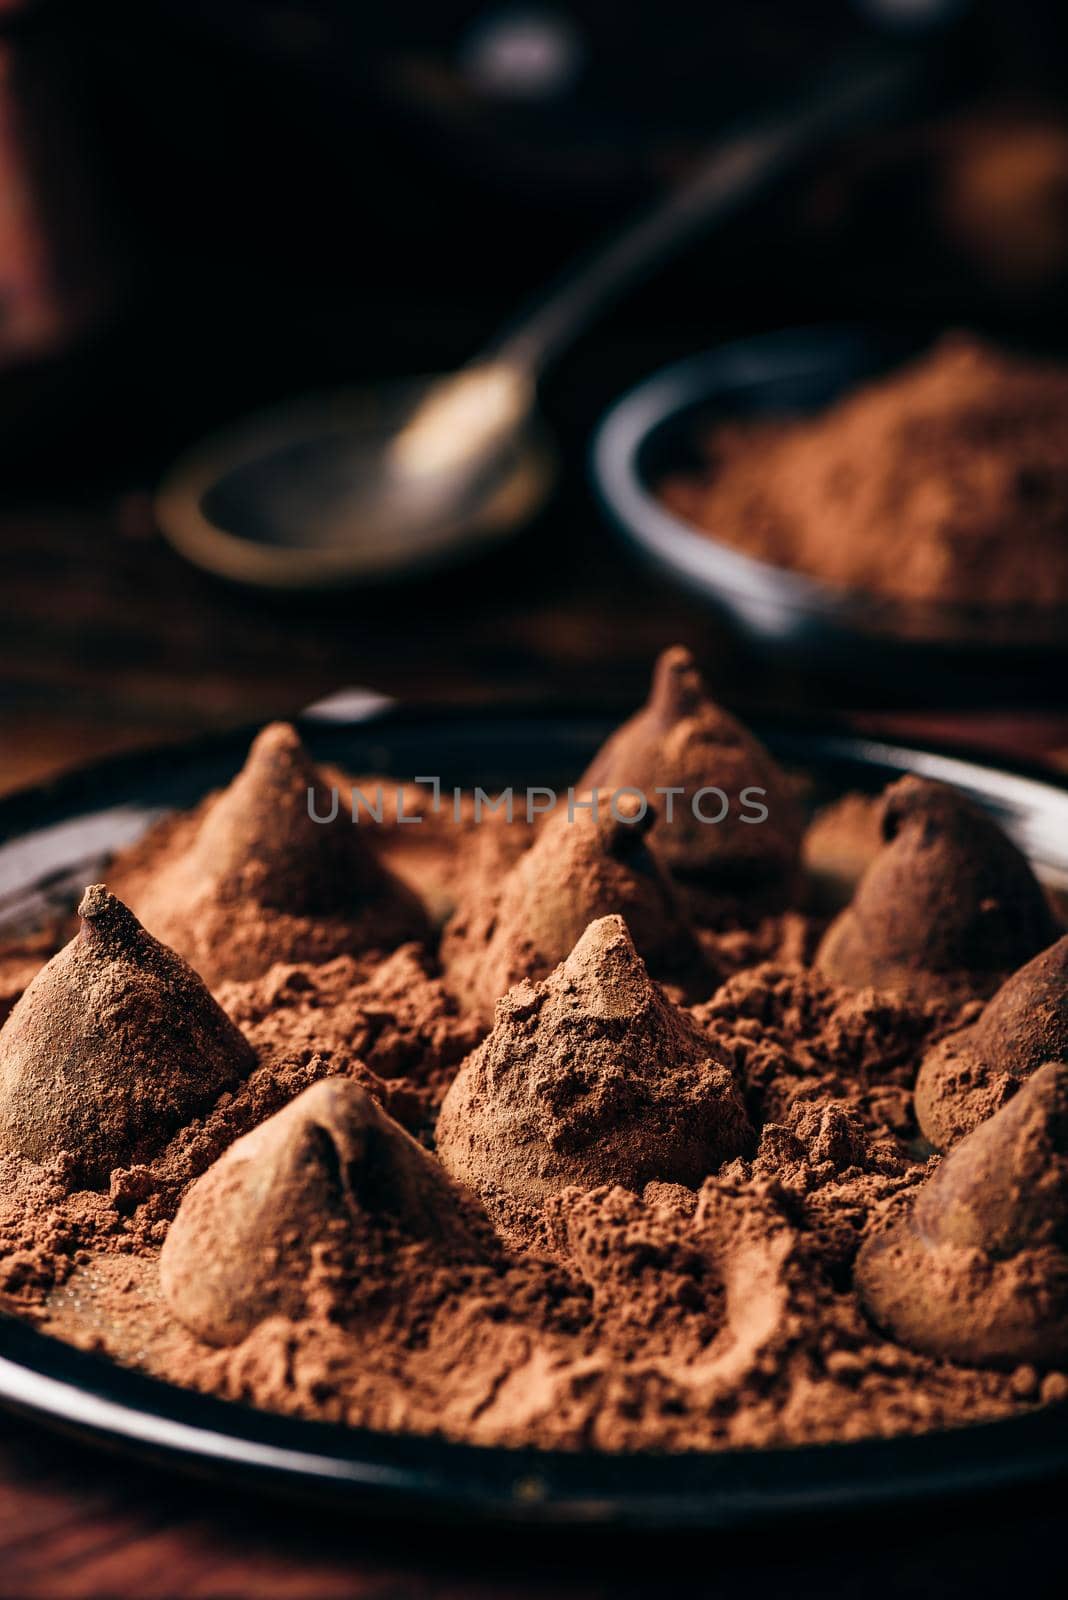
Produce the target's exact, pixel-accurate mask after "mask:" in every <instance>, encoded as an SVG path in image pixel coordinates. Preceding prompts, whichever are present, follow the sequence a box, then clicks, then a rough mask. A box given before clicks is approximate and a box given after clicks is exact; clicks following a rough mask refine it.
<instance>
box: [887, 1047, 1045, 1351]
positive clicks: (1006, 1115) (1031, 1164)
mask: <svg viewBox="0 0 1068 1600" xmlns="http://www.w3.org/2000/svg"><path fill="white" fill-rule="evenodd" d="M856 1282H857V1285H858V1288H859V1290H860V1293H861V1297H862V1299H863V1301H864V1304H865V1306H866V1307H867V1310H868V1311H869V1313H870V1315H871V1316H872V1318H873V1319H874V1320H875V1321H876V1322H877V1323H879V1324H880V1326H882V1327H885V1328H888V1329H889V1330H890V1331H891V1332H892V1333H893V1334H895V1335H896V1336H897V1337H898V1338H900V1339H901V1340H902V1342H903V1343H905V1344H908V1345H911V1346H913V1347H914V1348H915V1349H917V1350H922V1351H925V1352H927V1353H928V1354H931V1355H935V1356H940V1357H942V1358H944V1359H947V1360H951V1361H962V1362H968V1363H971V1364H974V1365H978V1366H1003V1367H1004V1366H1010V1367H1011V1366H1016V1365H1017V1364H1020V1363H1033V1364H1035V1365H1038V1366H1047V1365H1052V1364H1056V1363H1057V1362H1059V1361H1063V1359H1064V1356H1065V1351H1066V1349H1068V1066H1066V1065H1064V1064H1063V1063H1053V1062H1051V1063H1047V1064H1046V1065H1044V1066H1042V1067H1040V1068H1039V1069H1038V1071H1037V1072H1035V1073H1034V1075H1033V1076H1032V1077H1031V1078H1030V1079H1029V1080H1028V1081H1027V1083H1025V1084H1024V1086H1023V1087H1022V1088H1021V1089H1020V1091H1019V1093H1018V1094H1017V1095H1016V1096H1015V1098H1014V1099H1012V1100H1011V1101H1010V1102H1009V1103H1008V1105H1006V1106H1004V1107H1003V1108H1002V1110H1000V1111H999V1112H997V1114H996V1115H995V1116H993V1117H991V1118H990V1119H989V1120H988V1121H987V1122H984V1123H983V1124H982V1125H981V1126H980V1127H978V1128H977V1129H976V1130H975V1132H974V1133H971V1134H969V1135H968V1137H967V1138H965V1139H963V1140H962V1141H961V1143H960V1144H959V1145H958V1146H957V1147H956V1149H955V1150H953V1151H952V1153H951V1154H950V1155H948V1156H947V1157H946V1158H945V1160H944V1161H943V1163H942V1165H941V1166H940V1167H939V1168H938V1171H937V1172H936V1173H935V1175H934V1176H933V1177H932V1178H930V1179H928V1181H927V1183H926V1184H925V1185H924V1186H923V1188H922V1189H921V1190H920V1192H919V1194H918V1196H917V1198H916V1202H915V1204H914V1206H913V1209H912V1214H911V1216H910V1217H909V1218H908V1219H907V1220H905V1221H903V1222H899V1223H897V1224H896V1225H895V1226H893V1227H891V1228H890V1229H889V1230H888V1231H887V1232H885V1233H883V1234H879V1235H876V1236H875V1237H874V1238H872V1239H870V1240H869V1241H868V1242H867V1243H866V1244H865V1245H864V1247H863V1248H862V1250H861V1252H860V1255H859V1257H858V1259H857V1265H856Z"/></svg>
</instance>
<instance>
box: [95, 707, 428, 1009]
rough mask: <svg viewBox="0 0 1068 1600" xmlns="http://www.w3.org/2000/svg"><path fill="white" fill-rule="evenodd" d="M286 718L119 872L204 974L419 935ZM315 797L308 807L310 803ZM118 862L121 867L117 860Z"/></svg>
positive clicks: (415, 913)
mask: <svg viewBox="0 0 1068 1600" xmlns="http://www.w3.org/2000/svg"><path fill="white" fill-rule="evenodd" d="M337 801H338V804H337V815H336V816H334V817H333V820H331V821H329V822H327V821H317V820H316V818H327V817H330V816H331V814H332V812H333V809H334V805H333V802H334V796H333V795H332V794H331V793H330V792H329V790H328V789H327V787H326V785H325V784H324V782H323V779H322V776H321V774H320V773H319V771H318V770H317V768H316V767H315V766H314V764H313V763H312V761H311V760H310V758H309V756H308V754H307V751H306V750H305V749H304V746H303V745H302V744H301V742H300V738H299V736H298V734H297V732H296V729H295V728H292V727H290V726H289V725H288V724H286V723H273V724H271V725H270V726H269V727H266V728H264V729H263V731H262V732H261V733H260V734H259V735H258V736H257V738H256V739H255V740H254V742H253V744H252V748H251V750H250V751H249V755H248V760H247V761H246V762H245V765H244V767H243V769H242V771H241V772H240V773H239V774H238V776H237V777H236V778H235V779H234V781H233V782H232V783H231V784H230V786H229V788H227V789H224V790H223V791H222V793H221V794H218V795H216V796H215V797H214V798H213V799H211V800H210V801H208V802H207V804H206V806H205V807H204V808H202V809H201V811H200V812H199V813H197V815H196V817H195V820H194V823H193V825H192V827H191V828H189V829H187V830H186V831H185V832H178V833H175V834H173V835H171V836H169V837H165V839H164V842H163V845H162V847H161V849H160V851H159V852H158V853H157V855H156V856H155V857H152V856H151V855H149V856H147V857H146V858H145V859H144V860H143V862H142V864H141V870H140V871H135V872H134V873H133V874H132V875H131V876H129V877H128V878H127V879H124V880H123V881H124V882H127V883H128V885H129V887H128V893H129V895H130V900H131V904H132V905H133V906H134V908H135V910H136V911H137V912H138V914H139V915H140V916H141V917H142V919H143V920H144V923H145V925H146V927H148V928H150V929H151V930H152V932H153V933H155V934H156V935H157V936H158V937H159V938H161V939H165V940H166V941H167V942H168V943H169V944H171V945H173V947H174V948H175V949H176V950H179V951H181V953H182V954H183V955H184V956H186V958H187V959H188V960H189V961H191V962H192V964H193V965H194V966H195V967H196V969H197V971H198V972H199V973H200V974H201V975H202V977H203V978H204V980H205V981H206V982H207V983H210V984H212V985H213V986H214V985H215V984H218V983H220V982H222V981H223V980H224V979H227V978H234V979H248V978H254V977H258V976H259V975H260V973H262V972H265V971H266V970H267V969H268V968H269V967H271V966H273V965H274V964H275V963H276V962H278V961H311V962H314V961H327V960H329V959H331V957H333V956H337V955H347V954H353V953H356V952H358V951H362V950H389V949H392V948H394V947H395V946H396V945H398V944H401V943H403V942H404V941H405V940H406V939H424V938H427V937H428V936H429V930H428V924H427V919H426V915H425V913H424V911H423V908H422V906H421V904H420V902H419V900H418V899H417V897H416V895H415V894H414V893H413V891H412V890H411V889H410V888H408V887H407V886H406V885H405V884H402V883H401V882H400V880H399V879H398V878H396V877H395V876H394V875H393V874H392V873H391V872H389V871H388V870H387V869H386V868H385V867H384V866H383V865H382V864H381V863H380V862H379V861H378V860H377V859H376V857H375V854H374V852H373V851H372V850H371V848H370V847H369V846H368V844H367V841H366V840H365V839H364V838H363V837H362V835H361V833H360V829H359V826H358V825H357V824H355V823H354V822H353V821H352V816H351V811H350V810H349V809H348V808H347V807H346V804H345V798H344V797H343V796H342V795H340V794H339V795H338V796H337ZM313 809H314V812H315V816H314V817H313V816H312V814H311V812H312V810H313ZM120 870H121V868H120Z"/></svg>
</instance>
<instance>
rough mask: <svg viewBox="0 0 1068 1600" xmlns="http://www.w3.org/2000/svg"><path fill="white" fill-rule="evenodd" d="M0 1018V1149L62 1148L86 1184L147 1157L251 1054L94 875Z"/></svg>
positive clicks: (191, 976)
mask: <svg viewBox="0 0 1068 1600" xmlns="http://www.w3.org/2000/svg"><path fill="white" fill-rule="evenodd" d="M78 913H79V915H80V917H81V919H82V925H81V930H80V931H79V933H78V934H77V936H76V937H75V938H74V939H72V940H71V942H70V944H68V945H66V946H65V947H64V949H62V950H61V951H60V952H59V954H58V955H56V956H53V958H52V960H51V961H50V962H49V963H48V965H47V966H46V967H44V968H43V969H42V970H41V971H40V972H39V973H38V974H37V977H36V978H34V980H33V982H32V983H31V984H30V986H29V988H28V989H27V990H26V992H25V994H24V995H23V996H22V998H21V999H20V1000H19V1001H18V1003H17V1004H16V1006H15V1007H14V1010H13V1011H12V1013H11V1015H10V1016H9V1017H8V1019H7V1021H6V1023H5V1024H4V1026H3V1028H2V1029H0V1152H12V1153H15V1154H18V1155H22V1156H26V1157H29V1158H30V1159H31V1160H33V1161H47V1160H49V1159H50V1158H51V1157H53V1156H56V1155H58V1154H59V1153H60V1152H61V1151H68V1152H69V1153H70V1154H71V1155H72V1156H73V1157H74V1159H75V1162H76V1167H77V1171H78V1173H79V1175H80V1176H81V1177H82V1178H83V1179H84V1180H85V1181H86V1182H89V1183H93V1184H101V1183H105V1182H106V1181H107V1178H108V1175H109V1174H110V1172H111V1170H112V1168H114V1167H116V1166H120V1165H123V1166H124V1165H129V1164H130V1163H131V1162H134V1161H140V1160H144V1159H145V1158H146V1157H147V1156H149V1155H151V1154H153V1153H154V1152H155V1151H157V1150H158V1149H160V1148H161V1147H162V1145H163V1144H164V1143H165V1142H166V1139H167V1136H168V1134H169V1133H170V1132H171V1131H172V1130H173V1129H174V1128H176V1127H178V1126H179V1125H180V1124H182V1123H184V1122H188V1121H189V1119H190V1118H191V1117H192V1116H194V1115H196V1114H197V1113H199V1112H201V1111H203V1110H205V1109H206V1108H207V1107H208V1106H210V1105H211V1104H212V1103H213V1102H214V1101H215V1100H216V1099H217V1097H218V1095H219V1094H220V1092H221V1091H222V1090H223V1089H225V1088H227V1087H228V1086H229V1085H231V1084H232V1083H234V1082H235V1081H236V1080H237V1079H239V1078H241V1077H242V1076H244V1075H245V1074H246V1073H248V1072H249V1071H250V1070H251V1069H252V1067H253V1066H254V1065H255V1059H254V1056H253V1053H252V1048H251V1046H250V1045H249V1044H248V1042H247V1041H246V1040H245V1038H244V1037H243V1036H242V1034H240V1033H239V1032H238V1030H237V1028H235V1027H234V1025H233V1023H232V1022H231V1021H230V1019H229V1018H228V1017H227V1016H226V1014H225V1012H224V1011H222V1010H221V1009H220V1007H219V1006H218V1005H216V1003H215V1001H214V1000H213V999H212V997H211V995H210V994H209V993H208V991H207V989H205V987H204V985H203V983H202V982H201V980H200V978H199V977H198V976H197V974H196V973H195V972H194V971H193V970H192V968H191V967H189V966H187V965H186V963H185V962H184V961H183V960H182V958H181V956H179V955H176V954H175V953H174V951H173V950H168V949H167V947H166V946H165V945H162V944H159V943H158V942H157V941H156V940H155V939H153V938H152V936H151V935H150V934H148V933H146V932H145V930H144V928H142V926H141V924H140V923H139V922H138V920H137V918H136V917H135V916H134V915H133V913H132V912H131V911H129V910H128V909H127V908H126V906H124V905H123V904H122V902H121V901H119V900H116V899H115V897H114V895H111V894H109V893H108V891H107V890H106V889H105V888H104V887H103V885H102V884H94V885H93V886H92V888H89V889H86V891H85V895H84V897H83V899H82V903H81V905H80V906H79V908H78Z"/></svg>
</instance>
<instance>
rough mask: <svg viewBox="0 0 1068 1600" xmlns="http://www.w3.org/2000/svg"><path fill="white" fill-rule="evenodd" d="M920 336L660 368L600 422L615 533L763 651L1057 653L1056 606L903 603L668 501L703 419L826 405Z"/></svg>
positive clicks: (763, 350) (763, 347)
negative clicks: (776, 560)
mask: <svg viewBox="0 0 1068 1600" xmlns="http://www.w3.org/2000/svg"><path fill="white" fill-rule="evenodd" d="M926 343H928V340H927V339H926V338H920V337H916V336H910V335H904V334H898V333H889V332H880V331H878V330H873V329H865V328H849V327H846V328H833V327H832V328H814V329H802V330H790V331H786V332H779V333H772V334H766V335H763V336H760V337H757V338H753V339H747V340H739V341H738V342H736V343H732V344H728V345H724V346H722V347H720V348H719V349H715V350H712V351H709V352H707V353H706V354H704V355H700V356H695V357H693V358H691V359H689V360H686V361H682V362H679V363H677V364H676V365H674V366H671V367H668V368H666V369H665V370H663V371H661V372H658V373H656V374H654V375H653V376H652V377H651V378H649V379H647V380H645V382H643V383H641V384H639V385H638V386H637V387H636V388H635V389H632V390H631V391H630V392H629V393H628V394H626V395H624V397H623V398H622V399H621V400H620V401H618V402H617V403H616V404H615V405H614V406H613V407H612V409H611V410H610V411H609V412H608V414H607V416H606V417H605V418H604V420H603V421H602V423H601V425H600V427H599V428H598V431H597V434H596V436H595V439H594V445H593V475H594V482H595V486H596V490H597V493H598V496H599V498H600V500H601V502H602V504H603V506H604V507H605V509H606V510H607V512H608V513H609V515H610V517H611V518H612V520H613V521H614V522H615V524H616V525H617V526H618V527H619V529H620V530H621V532H622V533H623V535H624V536H625V537H626V538H627V539H628V540H629V541H630V543H631V544H633V545H634V546H635V547H636V548H637V549H638V550H639V551H640V552H641V553H642V554H643V555H644V556H645V557H646V558H647V559H649V560H651V561H652V562H653V563H654V565H656V566H658V567H659V568H660V569H661V570H662V571H664V572H666V573H667V574H669V575H670V576H671V577H673V578H675V579H677V580H680V581H682V582H683V583H684V584H685V585H686V586H687V587H688V588H690V589H692V590H694V591H695V592H696V593H698V594H701V595H703V596H705V597H706V598H707V599H709V600H711V601H713V602H715V603H716V605H717V606H718V607H719V608H720V609H721V610H723V611H725V612H726V613H727V614H728V615H729V616H730V617H731V618H732V619H733V620H734V622H735V623H736V624H737V625H738V626H739V627H740V629H741V630H742V631H743V632H744V633H746V634H748V635H749V636H750V637H751V638H753V639H755V640H758V641H759V642H760V643H762V644H763V645H765V646H773V647H776V648H779V649H785V650H788V651H796V652H804V653H805V654H806V655H821V656H822V655H831V656H835V655H837V656H842V655H844V654H846V653H848V654H849V656H850V660H851V663H854V664H855V663H856V662H857V661H858V660H860V659H863V658H864V657H866V656H870V655H871V653H872V652H873V651H877V652H879V653H880V659H885V652H886V651H887V650H888V649H892V648H893V647H896V646H900V647H903V648H905V649H907V650H908V651H909V652H910V653H912V654H915V653H916V652H917V651H919V650H920V649H924V650H937V651H949V652H952V653H958V652H960V653H963V652H967V651H979V652H980V653H982V654H984V655H986V654H990V653H998V654H999V655H1000V654H1001V653H1005V654H1009V653H1013V652H1017V653H1022V654H1024V655H1027V656H1029V657H1035V656H1038V655H1041V654H1050V653H1059V652H1063V650H1064V649H1065V646H1066V644H1068V615H1066V613H1065V612H1064V611H1063V610H1049V611H1035V610H1000V609H999V610H993V609H991V608H990V607H983V606H953V605H947V604H942V603H937V604H936V603H932V602H914V601H908V602H905V601H901V600H897V599H890V598H884V597H880V596H877V595H874V594H869V593H866V592H862V591H860V590H847V589H836V588H832V587H831V586H830V585H829V584H826V583H823V582H821V581H820V580H818V579H816V578H813V577H810V576H807V575H805V574H803V573H800V572H797V571H791V570H789V569H787V568H785V567H781V566H776V565H772V564H771V563H769V562H766V561H761V560H757V559H756V558H755V557H753V556H750V555H747V554H746V553H745V552H743V551H741V550H739V549H737V548H735V547H733V546H732V545H729V544H727V543H726V542H724V541H721V540H718V539H717V538H715V537H714V536H713V535H712V534H710V533H708V532H707V531H702V530H701V529H699V528H697V527H695V526H693V525H692V524H690V523H688V522H686V521H684V520H683V519H682V518H680V517H679V516H677V515H675V514H674V513H673V512H671V511H670V510H668V509H667V507H666V506H665V505H664V504H663V502H662V500H661V499H660V496H659V493H658V484H659V483H660V481H661V480H662V479H663V478H664V477H665V476H666V475H667V474H669V473H670V472H673V471H680V470H682V471H685V470H686V469H687V468H693V467H694V466H695V465H697V464H698V461H699V457H698V454H697V438H698V434H699V431H700V429H701V427H702V426H703V425H704V424H706V423H708V422H709V421H714V420H716V419H717V418H724V419H726V418H750V417H757V416H770V415H777V416H789V415H791V414H795V415H796V414H799V413H805V412H812V411H815V410H818V409H819V408H821V407H823V406H826V405H827V404H828V403H829V402H831V401H833V400H835V399H836V398H837V397H838V396H840V395H842V394H843V393H844V392H846V391H847V390H849V389H851V388H853V387H854V386H855V385H856V384H857V383H859V382H862V381H863V380H865V379H868V378H871V377H874V376H875V375H877V374H880V373H883V372H885V371H887V370H888V369H890V368H892V367H894V366H896V365H898V364H899V363H900V362H901V361H903V360H905V359H907V358H908V357H909V356H910V355H913V354H915V353H916V352H917V351H918V350H919V349H921V348H922V347H923V346H924V345H925V344H926Z"/></svg>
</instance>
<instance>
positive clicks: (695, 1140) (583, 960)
mask: <svg viewBox="0 0 1068 1600" xmlns="http://www.w3.org/2000/svg"><path fill="white" fill-rule="evenodd" d="M750 1137H751V1132H750V1128H749V1124H748V1121H747V1119H746V1114H745V1110H744V1108H743V1105H742V1100H741V1096H740V1093H739V1090H738V1087H737V1085H736V1083H735V1080H734V1077H733V1074H732V1073H731V1071H730V1069H729V1068H728V1067H726V1066H724V1065H723V1064H722V1063H721V1062H719V1061H717V1060H715V1059H714V1058H713V1057H712V1056H711V1055H710V1053H709V1043H708V1040H707V1039H706V1038H705V1037H704V1036H703V1035H702V1034H701V1033H699V1032H698V1030H697V1029H696V1028H695V1027H694V1025H693V1024H692V1023H691V1021H690V1019H689V1018H688V1017H687V1016H686V1015H685V1013H684V1012H682V1011H680V1010H679V1009H678V1007H676V1006H674V1005H672V1004H671V1002H670V1001H669V1000H668V999H667V998H666V996H665V995H664V994H663V992H662V990H660V989H659V988H658V987H657V985H656V984H654V983H653V982H652V981H651V979H650V978H649V975H648V973H647V972H646V969H645V966H644V965H643V963H642V960H641V957H640V956H639V955H638V953H637V951H636V950H635V948H634V945H633V943H632V942H631V939H630V935H629V934H628V932H627V929H626V926H625V924H624V922H623V919H622V918H621V917H603V918H601V919H600V921H598V922H594V923H591V925H590V926H589V927H588V928H587V929H586V931H585V933H584V934H583V935H582V937H581V939H580V940H579V942H578V943H577V944H576V946H575V948H574V950H573V951H572V952H571V954H570V955H569V956H568V958H567V960H566V961H565V962H564V963H563V964H562V965H561V966H560V967H558V968H557V969H556V971H555V972H553V973H552V974H551V975H550V976H549V977H548V978H547V979H546V981H545V982H544V983H539V984H531V983H529V982H524V983H520V984H519V985H518V986H517V987H516V988H514V989H513V990H512V991H511V992H510V993H509V994H508V995H506V996H505V997H504V999H502V1000H501V1001H500V1002H499V1003H498V1006H497V1013H496V1026H495V1027H494V1030H493V1032H492V1033H491V1034H490V1036H489V1038H488V1039H486V1040H485V1041H484V1042H483V1043H482V1044H481V1045H480V1046H479V1048H478V1049H477V1050H476V1051H475V1052H474V1053H473V1054H472V1055H471V1056H469V1057H468V1059H467V1061H466V1062H465V1063H464V1065H463V1066H462V1067H461V1069H460V1071H459V1073H458V1075H457V1077H456V1078H455V1080H454V1081H453V1084H452V1086H451V1088H450V1090H449V1093H448V1094H447V1095H446V1097H445V1103H444V1105H443V1107H442V1111H441V1117H440V1119H439V1122H438V1154H439V1155H440V1157H441V1160H442V1162H443V1164H444V1165H445V1167H446V1168H447V1169H448V1170H449V1171H450V1172H451V1173H452V1174H453V1175H454V1176H455V1177H457V1178H460V1179H462V1180H463V1181H464V1182H465V1183H468V1184H470V1185H471V1187H472V1188H475V1189H478V1190H480V1191H481V1192H483V1193H490V1192H493V1191H497V1192H503V1193H505V1194H510V1195H512V1196H514V1197H515V1198H517V1199H519V1200H521V1201H535V1202H536V1201H538V1200H540V1199H542V1198H544V1197H545V1196H546V1195H548V1194H550V1193H552V1192H553V1191H555V1190H558V1189H562V1188H564V1187H565V1186H566V1185H568V1184H581V1185H582V1186H583V1187H585V1188H592V1187H594V1186H595V1185H597V1184H602V1183H619V1184H623V1185H625V1186H626V1187H627V1188H631V1189H635V1190H640V1189H641V1188H642V1186H643V1185H644V1184H646V1183H649V1182H652V1181H654V1180H657V1179H662V1180H664V1181H667V1182H677V1183H685V1184H699V1183H700V1182H701V1181H702V1180H703V1179H704V1178H705V1177H706V1176H707V1175H708V1174H709V1173H711V1172H714V1171H715V1170H716V1169H717V1168H718V1167H719V1166H720V1165H721V1164H722V1162H724V1161H725V1160H728V1159H729V1158H730V1157H733V1156H736V1155H738V1154H739V1153H740V1152H741V1151H742V1150H743V1149H745V1147H746V1146H747V1144H748V1143H749V1141H750Z"/></svg>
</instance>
